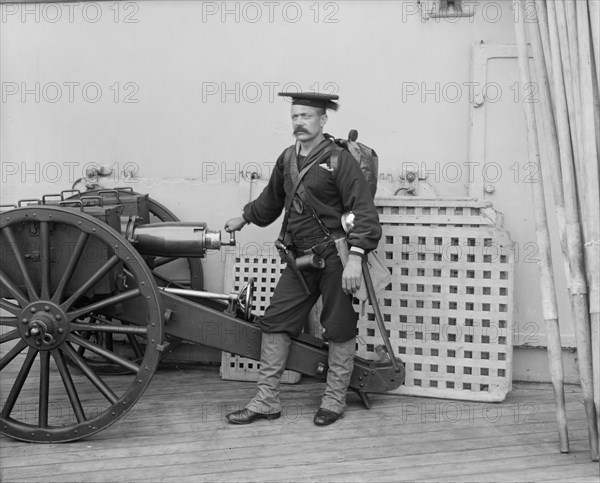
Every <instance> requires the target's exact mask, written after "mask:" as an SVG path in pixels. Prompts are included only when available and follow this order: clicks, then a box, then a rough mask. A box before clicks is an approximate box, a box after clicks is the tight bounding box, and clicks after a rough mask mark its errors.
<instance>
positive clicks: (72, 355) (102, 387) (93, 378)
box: [63, 343, 119, 404]
mask: <svg viewBox="0 0 600 483" xmlns="http://www.w3.org/2000/svg"><path fill="white" fill-rule="evenodd" d="M63 351H64V352H65V354H66V355H67V357H68V358H69V359H71V360H72V361H73V362H74V363H75V364H76V365H77V366H78V367H79V369H81V371H82V372H83V373H84V374H85V376H86V377H87V378H88V379H89V380H90V382H91V383H92V384H93V385H94V386H96V389H98V391H100V393H101V394H102V395H103V396H104V397H105V398H106V399H107V400H108V401H109V402H110V403H111V404H116V403H117V401H118V400H119V398H118V397H117V395H116V394H115V393H114V392H113V390H112V389H111V388H110V387H108V385H107V384H106V383H105V382H104V381H103V380H102V378H101V377H100V376H98V374H96V373H95V372H94V370H93V369H92V368H91V367H90V366H89V365H88V363H87V362H86V361H85V359H83V358H82V357H81V356H80V355H79V354H78V353H77V352H76V351H75V350H74V349H73V347H72V346H71V344H70V343H67V344H65V345H64V346H63Z"/></svg>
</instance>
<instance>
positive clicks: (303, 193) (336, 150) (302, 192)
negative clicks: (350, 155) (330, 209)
mask: <svg viewBox="0 0 600 483" xmlns="http://www.w3.org/2000/svg"><path fill="white" fill-rule="evenodd" d="M343 149H344V148H342V147H341V146H338V145H337V144H334V146H333V149H332V151H331V157H330V158H329V167H330V168H331V169H333V170H335V169H336V168H337V167H338V164H339V163H338V161H339V159H340V154H341V153H342V151H343ZM300 181H302V179H300ZM298 196H300V198H301V199H302V202H303V203H304V204H305V205H306V206H308V207H309V208H310V212H311V213H312V217H313V218H314V219H315V220H316V222H317V223H318V224H319V226H320V227H321V230H323V233H325V236H329V235H330V234H331V232H330V231H329V230H328V229H327V227H326V226H325V225H324V223H323V222H322V221H321V218H319V215H317V212H316V211H315V209H314V207H313V205H312V203H311V202H310V195H309V194H308V190H306V189H305V188H304V185H303V184H302V183H300V186H299V187H298Z"/></svg>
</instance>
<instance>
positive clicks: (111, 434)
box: [0, 366, 598, 482]
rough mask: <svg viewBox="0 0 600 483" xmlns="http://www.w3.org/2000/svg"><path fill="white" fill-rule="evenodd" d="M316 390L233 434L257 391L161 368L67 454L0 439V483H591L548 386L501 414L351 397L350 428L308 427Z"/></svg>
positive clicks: (344, 424)
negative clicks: (234, 419) (564, 433)
mask: <svg viewBox="0 0 600 483" xmlns="http://www.w3.org/2000/svg"><path fill="white" fill-rule="evenodd" d="M322 390H323V384H322V383H321V382H319V381H316V380H314V379H310V378H304V379H303V380H302V382H301V383H300V384H297V385H290V386H284V387H283V390H282V402H283V406H284V410H285V414H284V417H282V418H281V419H279V420H277V421H272V422H269V421H261V422H258V423H255V424H252V425H249V426H232V425H230V424H228V423H227V422H226V420H225V418H224V417H225V414H226V413H227V412H228V411H231V410H235V409H237V408H239V407H242V406H243V404H244V403H245V402H246V401H247V400H248V399H249V398H250V397H251V396H252V395H253V393H254V384H253V383H246V382H236V381H222V380H221V379H220V378H219V376H218V370H217V369H216V368H211V367H195V366H189V367H184V368H183V369H173V368H166V369H160V370H159V371H158V373H157V374H156V375H155V377H154V380H153V382H152V384H151V385H150V387H149V388H148V390H147V391H146V393H145V394H144V395H143V397H142V398H141V399H140V401H138V403H137V404H136V406H135V407H134V408H133V409H132V410H131V411H130V413H128V414H127V416H126V417H125V418H123V419H122V420H120V421H118V422H117V423H115V424H114V425H113V426H111V427H109V428H107V429H105V430H104V431H102V432H100V433H98V434H96V435H94V436H92V437H89V438H87V439H86V440H81V441H77V442H74V443H67V444H27V443H21V442H17V441H13V440H11V439H9V438H6V437H4V436H2V437H0V454H1V455H2V460H1V462H0V480H1V481H3V482H4V481H6V482H17V481H19V482H20V481H23V482H25V481H65V482H68V481H128V482H129V481H131V482H135V481H157V480H161V481H399V480H419V481H427V480H436V481H457V480H470V481H515V480H517V481H525V480H527V481H541V480H548V479H549V478H553V479H556V480H557V481H558V480H561V481H566V480H567V479H568V478H571V479H575V480H577V479H578V478H579V479H581V480H586V479H593V478H594V477H595V478H596V480H595V481H598V466H597V464H595V463H592V462H591V461H590V459H589V449H588V446H587V445H588V443H587V430H586V424H585V415H584V413H583V407H582V404H581V400H582V398H581V392H580V390H579V388H578V387H577V386H566V387H565V393H566V401H567V410H568V417H569V435H570V438H571V447H572V451H571V453H570V454H567V455H564V454H560V453H559V452H558V436H557V430H556V422H555V412H554V402H553V401H554V398H553V394H552V388H551V386H550V385H549V384H523V383H521V384H515V385H514V389H513V391H512V392H511V393H510V394H509V395H508V397H507V399H506V401H504V402H502V403H471V402H465V401H447V400H439V399H427V398H419V397H408V396H397V395H373V396H372V402H373V408H372V409H371V410H366V409H364V407H362V405H361V403H360V401H359V400H358V398H357V397H356V396H354V395H351V396H350V397H349V406H348V409H347V412H346V414H345V417H344V418H343V419H342V420H340V421H339V422H337V423H336V424H334V425H332V426H329V427H326V428H319V427H316V426H314V425H313V424H312V417H313V414H314V411H315V410H316V408H317V407H318V404H319V400H320V396H321V392H322Z"/></svg>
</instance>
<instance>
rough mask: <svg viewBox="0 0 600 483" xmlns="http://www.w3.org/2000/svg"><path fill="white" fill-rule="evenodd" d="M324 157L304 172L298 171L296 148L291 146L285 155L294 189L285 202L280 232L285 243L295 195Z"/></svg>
mask: <svg viewBox="0 0 600 483" xmlns="http://www.w3.org/2000/svg"><path fill="white" fill-rule="evenodd" d="M321 159H322V156H317V157H316V158H315V159H313V160H312V161H311V162H310V163H308V164H307V165H306V166H304V167H303V168H302V171H298V164H297V161H296V146H290V147H289V148H288V149H287V151H286V152H285V154H284V158H283V162H284V166H287V167H288V169H289V170H290V173H291V176H292V181H293V185H292V189H291V191H290V193H288V195H287V198H286V200H285V215H284V216H283V223H282V225H281V231H280V232H279V237H277V239H278V240H279V241H281V242H283V238H284V237H285V232H286V231H287V224H288V220H289V218H290V208H291V206H292V201H293V199H294V195H295V194H296V191H297V190H298V186H300V183H301V182H302V178H304V176H305V175H306V173H308V170H309V169H310V168H312V167H313V166H314V164H315V163H316V162H317V161H319V160H321Z"/></svg>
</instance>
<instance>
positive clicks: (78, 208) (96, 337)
mask: <svg viewBox="0 0 600 483" xmlns="http://www.w3.org/2000/svg"><path fill="white" fill-rule="evenodd" d="M6 208H7V207H3V208H2V211H1V212H0V261H1V267H0V296H1V299H0V309H1V310H0V329H1V332H0V371H2V372H1V374H0V394H1V397H2V402H1V406H2V407H1V412H0V430H1V432H2V433H3V434H6V435H8V436H10V437H12V438H15V439H18V440H22V441H29V442H45V443H51V442H67V441H74V440H78V439H80V438H84V437H87V436H90V435H92V434H94V433H96V432H98V431H101V430H102V429H104V428H106V427H108V426H109V425H111V424H112V423H114V422H115V421H117V420H118V419H119V418H121V417H123V416H124V415H125V414H126V413H127V412H128V411H129V410H130V409H131V408H132V407H133V406H134V405H135V403H136V402H137V401H138V399H139V398H140V397H141V395H142V394H143V393H144V391H145V390H146V388H147V387H148V385H149V384H150V381H151V379H152V376H153V375H154V373H155V372H156V370H157V367H158V364H159V361H160V360H161V358H163V357H164V356H165V355H166V354H169V353H170V352H171V351H172V350H173V348H174V347H176V346H177V344H178V343H179V342H180V341H182V340H186V341H191V342H195V343H199V344H203V345H205V346H208V347H212V348H216V349H219V350H224V351H228V352H231V353H234V354H238V355H240V356H243V357H248V358H251V359H255V360H258V359H260V344H261V331H260V329H259V327H258V325H256V324H255V323H254V322H255V316H254V315H253V314H252V311H251V309H252V300H253V292H254V284H253V283H252V281H250V282H249V283H248V285H246V286H245V287H244V288H243V289H242V291H241V292H240V293H238V294H214V293H211V292H205V291H203V290H202V289H203V272H202V266H201V264H200V259H201V258H202V257H204V256H205V255H206V252H207V250H218V249H220V248H221V247H223V246H232V245H235V238H234V237H233V236H231V238H230V240H228V241H226V242H224V241H223V240H222V239H221V233H220V232H219V231H211V230H209V229H208V228H207V226H206V224H205V223H189V222H180V221H178V220H177V217H176V216H175V215H174V214H173V213H172V212H170V211H169V210H168V209H167V208H165V207H164V206H162V205H161V204H159V203H157V202H156V201H154V200H152V199H151V198H150V197H149V196H148V195H146V194H139V193H135V192H133V191H132V190H130V189H122V188H118V189H115V190H97V191H92V192H86V193H79V192H76V191H65V192H62V193H61V194H57V195H46V196H44V197H42V199H41V200H22V201H20V202H19V203H18V205H16V206H14V207H10V208H9V209H6ZM170 265H178V268H177V270H171V271H169V270H167V268H168V267H169V266H170ZM174 272H176V273H177V274H178V275H173V273H174ZM181 273H184V274H185V276H183V277H182V276H181ZM400 366H401V365H400ZM287 368H288V369H291V370H294V371H297V372H300V373H302V374H305V375H309V376H315V377H318V378H321V379H324V378H325V377H326V372H327V344H326V343H325V342H323V341H322V340H320V339H317V338H315V337H312V336H309V335H307V334H302V335H301V336H300V337H298V338H296V339H294V340H293V342H292V347H291V350H290V356H289V359H288V363H287ZM403 381H404V369H403V366H401V371H395V370H394V369H393V367H392V364H391V361H389V360H387V361H385V360H383V361H369V360H366V359H362V358H358V357H357V358H356V361H355V369H354V373H353V376H352V380H351V383H350V387H351V388H352V389H353V390H355V391H357V392H358V393H359V395H360V396H361V398H362V399H363V401H365V403H366V404H367V403H368V398H367V393H377V392H385V391H390V390H393V389H396V388H397V387H399V386H400V385H401V384H402V382H403Z"/></svg>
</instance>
